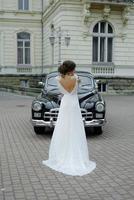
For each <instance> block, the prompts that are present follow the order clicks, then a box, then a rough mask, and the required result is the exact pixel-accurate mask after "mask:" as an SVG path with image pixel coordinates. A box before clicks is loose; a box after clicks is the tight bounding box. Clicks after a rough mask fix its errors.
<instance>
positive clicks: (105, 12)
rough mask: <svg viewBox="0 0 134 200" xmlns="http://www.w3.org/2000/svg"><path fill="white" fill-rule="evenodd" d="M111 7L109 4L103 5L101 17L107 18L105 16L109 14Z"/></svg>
mask: <svg viewBox="0 0 134 200" xmlns="http://www.w3.org/2000/svg"><path fill="white" fill-rule="evenodd" d="M110 12H111V8H110V5H105V6H104V9H103V19H105V20H107V18H108V17H109V16H110Z"/></svg>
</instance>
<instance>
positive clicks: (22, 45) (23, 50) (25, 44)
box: [17, 32, 31, 65]
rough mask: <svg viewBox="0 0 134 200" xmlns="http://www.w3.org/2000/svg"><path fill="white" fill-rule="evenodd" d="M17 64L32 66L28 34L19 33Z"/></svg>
mask: <svg viewBox="0 0 134 200" xmlns="http://www.w3.org/2000/svg"><path fill="white" fill-rule="evenodd" d="M17 54H18V55H17V63H18V64H26V65H27V64H30V62H31V58H30V34H29V33H26V32H20V33H17Z"/></svg>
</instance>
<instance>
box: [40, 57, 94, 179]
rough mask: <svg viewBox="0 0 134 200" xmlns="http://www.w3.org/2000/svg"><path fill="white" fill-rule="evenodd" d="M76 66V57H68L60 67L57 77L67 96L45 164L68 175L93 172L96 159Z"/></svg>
mask: <svg viewBox="0 0 134 200" xmlns="http://www.w3.org/2000/svg"><path fill="white" fill-rule="evenodd" d="M75 67H76V64H75V63H74V62H73V61H69V60H67V61H64V62H63V64H62V65H61V66H59V68H58V72H59V76H57V77H56V80H57V85H58V88H59V90H60V92H61V93H62V94H63V97H62V99H61V104H60V108H59V113H58V118H57V121H56V125H55V127H54V131H53V135H52V139H51V142H50V147H49V158H48V160H43V161H42V164H43V165H46V166H48V167H50V168H51V169H53V170H56V171H58V172H61V173H64V174H67V175H72V176H83V175H85V174H88V173H90V172H92V171H93V170H94V169H95V168H96V163H95V162H93V161H91V160H89V154H88V146H87V140H86V134H85V128H84V124H83V120H82V115H81V110H80V106H79V100H78V94H77V89H78V84H79V79H78V76H77V74H76V73H75Z"/></svg>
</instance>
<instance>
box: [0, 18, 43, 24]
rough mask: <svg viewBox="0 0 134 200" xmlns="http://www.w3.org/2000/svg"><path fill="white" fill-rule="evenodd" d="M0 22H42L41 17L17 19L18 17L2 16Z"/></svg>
mask: <svg viewBox="0 0 134 200" xmlns="http://www.w3.org/2000/svg"><path fill="white" fill-rule="evenodd" d="M0 22H7V23H8V22H21V23H41V19H25V18H23V19H22V18H21V19H18V18H17V19H16V18H1V17H0Z"/></svg>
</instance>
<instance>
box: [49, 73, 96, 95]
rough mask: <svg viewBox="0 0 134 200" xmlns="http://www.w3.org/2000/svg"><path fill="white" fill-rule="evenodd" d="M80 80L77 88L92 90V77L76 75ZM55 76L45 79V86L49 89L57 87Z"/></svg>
mask: <svg viewBox="0 0 134 200" xmlns="http://www.w3.org/2000/svg"><path fill="white" fill-rule="evenodd" d="M78 76H79V79H80V82H79V85H78V90H82V91H85V90H86V91H87V90H92V89H93V87H94V83H93V78H92V77H90V76H86V75H83V74H82V75H78ZM55 77H56V76H50V77H48V79H47V84H46V85H47V88H49V90H55V89H58V86H57V82H56V78H55Z"/></svg>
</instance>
